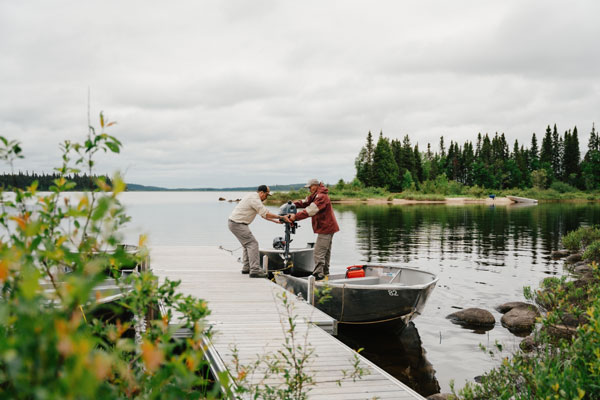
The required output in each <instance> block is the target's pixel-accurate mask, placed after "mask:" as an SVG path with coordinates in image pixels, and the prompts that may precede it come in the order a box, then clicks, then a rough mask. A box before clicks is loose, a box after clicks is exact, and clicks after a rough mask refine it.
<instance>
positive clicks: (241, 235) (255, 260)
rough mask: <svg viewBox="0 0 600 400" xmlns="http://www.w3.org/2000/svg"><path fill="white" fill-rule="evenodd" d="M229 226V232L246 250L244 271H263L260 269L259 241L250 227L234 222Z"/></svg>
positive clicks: (229, 222) (230, 222)
mask: <svg viewBox="0 0 600 400" xmlns="http://www.w3.org/2000/svg"><path fill="white" fill-rule="evenodd" d="M228 224H229V230H230V231H231V233H233V234H234V236H235V237H236V238H237V240H239V241H240V244H241V245H242V247H243V248H244V256H243V258H242V260H243V265H242V271H250V273H256V272H260V271H262V268H261V267H260V255H259V253H258V241H257V240H256V239H255V238H254V235H253V234H252V232H250V228H249V227H248V225H246V224H238V223H237V222H233V221H232V220H229V221H228Z"/></svg>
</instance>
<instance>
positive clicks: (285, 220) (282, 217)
mask: <svg viewBox="0 0 600 400" xmlns="http://www.w3.org/2000/svg"><path fill="white" fill-rule="evenodd" d="M279 221H284V222H287V223H288V224H289V223H291V222H292V221H290V219H289V216H287V215H282V216H281V217H279ZM280 223H281V222H280Z"/></svg>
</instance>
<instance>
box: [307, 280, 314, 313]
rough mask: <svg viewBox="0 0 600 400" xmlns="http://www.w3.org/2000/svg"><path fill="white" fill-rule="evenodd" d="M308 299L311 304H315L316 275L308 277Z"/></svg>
mask: <svg viewBox="0 0 600 400" xmlns="http://www.w3.org/2000/svg"><path fill="white" fill-rule="evenodd" d="M306 300H307V301H308V303H309V304H310V305H313V306H314V305H315V277H314V276H313V275H311V276H309V277H308V289H307V291H306Z"/></svg>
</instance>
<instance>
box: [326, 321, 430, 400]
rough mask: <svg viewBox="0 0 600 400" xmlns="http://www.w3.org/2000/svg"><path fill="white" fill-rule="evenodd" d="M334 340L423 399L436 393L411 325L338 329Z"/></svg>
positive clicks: (425, 360)
mask: <svg viewBox="0 0 600 400" xmlns="http://www.w3.org/2000/svg"><path fill="white" fill-rule="evenodd" d="M338 339H340V340H341V341H342V342H344V343H345V344H346V345H348V346H350V347H351V348H354V349H358V348H363V349H364V350H363V351H362V352H361V354H362V355H363V356H365V357H366V358H368V359H369V360H371V361H372V362H373V363H375V364H376V365H378V366H379V367H381V368H383V369H384V370H385V371H386V372H388V373H389V374H391V375H393V376H394V377H395V378H397V379H399V380H400V381H402V382H403V383H405V384H407V385H408V386H410V387H411V388H413V389H414V390H416V391H417V392H419V393H420V394H421V395H423V396H429V395H431V394H434V393H438V392H439V391H440V385H439V383H438V381H437V379H436V377H435V370H434V369H433V366H432V365H431V363H430V362H429V361H427V358H426V357H425V353H426V352H425V349H423V346H422V342H421V337H420V336H419V332H418V331H417V328H416V327H415V325H414V324H413V323H412V322H411V323H410V324H409V325H408V326H405V325H404V324H403V323H402V322H398V321H392V322H386V323H381V324H371V325H343V324H340V325H339V326H338Z"/></svg>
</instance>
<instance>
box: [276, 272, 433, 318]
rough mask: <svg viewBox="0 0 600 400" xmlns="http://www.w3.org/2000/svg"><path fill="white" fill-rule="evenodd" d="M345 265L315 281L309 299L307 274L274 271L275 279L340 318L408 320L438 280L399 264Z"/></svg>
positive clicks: (420, 306) (419, 311) (430, 275)
mask: <svg viewBox="0 0 600 400" xmlns="http://www.w3.org/2000/svg"><path fill="white" fill-rule="evenodd" d="M348 268H349V269H348V271H347V272H346V274H333V275H329V279H326V280H321V281H316V282H315V283H314V294H313V295H312V296H314V298H311V299H308V296H309V293H308V292H309V280H308V278H307V277H296V276H291V275H285V274H281V273H278V274H275V281H276V282H277V283H278V284H279V285H281V286H282V287H284V288H285V289H287V290H288V291H290V292H292V293H294V294H296V295H301V296H302V297H303V298H305V299H308V300H309V302H310V303H311V304H314V306H315V307H317V308H318V309H320V310H321V311H323V312H325V313H326V314H328V315H330V316H331V317H333V318H335V319H336V320H338V321H339V322H349V323H351V322H384V321H389V320H394V319H402V320H403V321H404V322H405V323H408V322H409V321H410V320H411V319H413V318H414V317H415V316H417V315H420V314H421V313H422V311H423V308H424V307H425V303H426V301H427V298H428V297H429V295H430V294H431V292H432V291H433V289H434V288H435V285H436V282H437V280H438V278H437V277H436V276H435V275H434V274H432V273H430V272H425V271H420V270H417V269H412V268H405V267H399V266H384V265H361V266H353V267H348ZM353 276H354V277H353ZM311 293H312V291H311Z"/></svg>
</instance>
